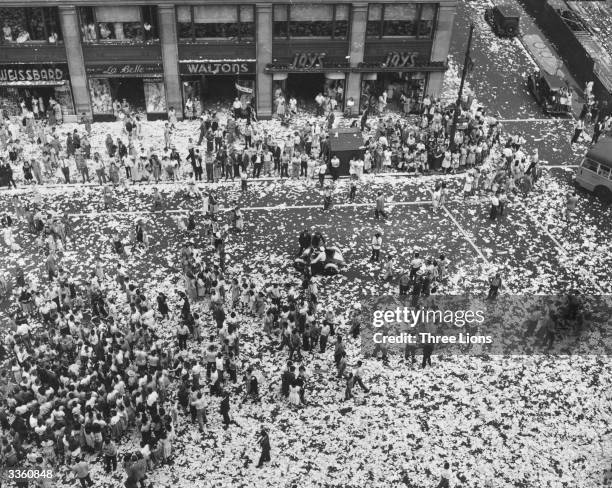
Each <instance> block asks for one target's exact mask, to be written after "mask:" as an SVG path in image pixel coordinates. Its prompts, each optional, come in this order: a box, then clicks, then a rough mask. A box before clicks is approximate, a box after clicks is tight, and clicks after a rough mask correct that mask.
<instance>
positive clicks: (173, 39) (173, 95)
mask: <svg viewBox="0 0 612 488" xmlns="http://www.w3.org/2000/svg"><path fill="white" fill-rule="evenodd" d="M157 11H158V12H159V40H160V42H161V52H162V61H163V64H164V84H165V85H166V105H167V107H168V110H169V109H170V107H173V108H174V110H175V112H176V117H177V118H178V119H179V120H182V119H183V97H182V95H181V76H180V73H179V55H178V44H177V35H176V10H175V8H174V5H160V6H158V7H157Z"/></svg>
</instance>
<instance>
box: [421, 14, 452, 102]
mask: <svg viewBox="0 0 612 488" xmlns="http://www.w3.org/2000/svg"><path fill="white" fill-rule="evenodd" d="M456 11H457V7H455V6H452V7H450V6H445V5H441V6H440V8H439V10H438V23H437V26H436V31H435V34H434V40H433V45H432V48H431V61H432V62H434V61H438V62H440V61H446V59H447V57H448V51H449V49H450V43H451V37H452V35H453V24H454V20H455V13H456ZM443 81H444V72H443V71H434V72H431V73H429V82H428V84H427V93H428V94H429V95H431V96H433V97H438V96H440V92H441V91H442V83H443Z"/></svg>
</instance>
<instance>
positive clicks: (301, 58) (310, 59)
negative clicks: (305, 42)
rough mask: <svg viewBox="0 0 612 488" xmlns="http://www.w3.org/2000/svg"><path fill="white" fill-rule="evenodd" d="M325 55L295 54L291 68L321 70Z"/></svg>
mask: <svg viewBox="0 0 612 488" xmlns="http://www.w3.org/2000/svg"><path fill="white" fill-rule="evenodd" d="M323 58H325V53H296V54H295V55H294V56H293V61H291V67H292V68H322V67H323Z"/></svg>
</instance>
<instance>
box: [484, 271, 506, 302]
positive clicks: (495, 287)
mask: <svg viewBox="0 0 612 488" xmlns="http://www.w3.org/2000/svg"><path fill="white" fill-rule="evenodd" d="M501 287H502V279H501V276H500V274H499V273H495V276H492V277H491V278H489V293H488V295H487V299H489V300H494V299H495V298H497V295H498V294H499V290H500V289H501Z"/></svg>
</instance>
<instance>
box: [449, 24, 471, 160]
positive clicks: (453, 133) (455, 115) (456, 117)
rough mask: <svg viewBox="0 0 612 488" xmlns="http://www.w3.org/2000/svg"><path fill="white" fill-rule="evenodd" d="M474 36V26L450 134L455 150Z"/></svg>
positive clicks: (469, 38)
mask: <svg viewBox="0 0 612 488" xmlns="http://www.w3.org/2000/svg"><path fill="white" fill-rule="evenodd" d="M473 34H474V24H471V25H470V35H469V37H468V42H467V49H466V51H465V59H464V60H463V72H462V73H461V83H460V84H459V94H458V95H457V102H456V103H455V112H454V113H453V123H452V125H451V132H450V147H451V148H453V149H454V148H455V133H456V132H457V119H458V118H459V111H460V110H461V99H462V98H463V87H464V85H465V78H466V77H467V73H468V71H469V67H470V65H471V63H472V60H471V58H470V49H471V47H472V36H473Z"/></svg>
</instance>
